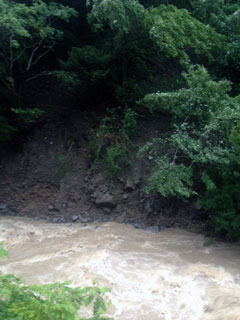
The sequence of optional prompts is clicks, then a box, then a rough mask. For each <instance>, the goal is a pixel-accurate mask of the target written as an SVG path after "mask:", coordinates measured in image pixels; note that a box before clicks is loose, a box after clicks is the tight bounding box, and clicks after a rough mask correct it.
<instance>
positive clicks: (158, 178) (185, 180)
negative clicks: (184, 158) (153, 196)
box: [144, 157, 196, 200]
mask: <svg viewBox="0 0 240 320" xmlns="http://www.w3.org/2000/svg"><path fill="white" fill-rule="evenodd" d="M191 176H192V168H189V167H186V166H184V165H183V164H180V165H176V164H175V163H173V162H170V161H169V159H168V158H166V157H162V158H158V159H157V161H156V163H155V167H154V169H153V174H152V175H151V177H150V178H149V180H148V185H147V187H146V188H145V189H144V191H145V192H146V193H147V194H148V193H149V192H150V191H152V190H156V191H157V192H159V193H161V195H162V196H164V197H167V196H176V197H178V198H180V199H183V200H185V199H188V198H190V196H192V195H194V194H196V192H194V191H192V190H191V187H192V181H191Z"/></svg>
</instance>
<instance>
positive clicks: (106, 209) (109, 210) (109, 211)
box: [103, 208, 112, 214]
mask: <svg viewBox="0 0 240 320" xmlns="http://www.w3.org/2000/svg"><path fill="white" fill-rule="evenodd" d="M103 211H104V213H107V214H109V213H111V211H112V210H111V209H110V208H103Z"/></svg>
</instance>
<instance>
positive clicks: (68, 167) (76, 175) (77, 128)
mask: <svg viewBox="0 0 240 320" xmlns="http://www.w3.org/2000/svg"><path fill="white" fill-rule="evenodd" d="M166 123H167V121H166V119H164V118H161V117H160V118H158V119H156V118H155V119H148V120H142V122H141V123H140V124H139V128H138V133H139V134H138V136H137V137H136V138H135V141H134V143H136V144H138V145H143V144H144V142H146V141H149V140H150V139H151V138H153V137H154V136H157V135H158V134H159V132H161V131H162V130H163V127H164V126H166ZM93 131H94V129H93V126H92V120H91V119H90V118H89V117H88V116H86V115H85V116H84V115H83V114H82V116H80V117H79V116H77V117H76V116H74V114H72V115H71V117H70V116H69V115H67V113H65V114H64V113H63V114H61V115H59V116H58V117H57V118H56V116H54V117H52V118H51V117H49V118H48V119H45V120H44V121H43V122H42V123H41V124H39V125H38V126H37V127H35V129H34V130H33V131H32V132H31V133H30V134H29V135H28V136H27V138H26V139H25V141H24V143H22V145H21V148H18V149H19V150H18V151H16V152H14V150H11V153H9V154H7V155H6V156H5V157H3V158H2V159H1V162H0V215H18V216H28V217H33V218H35V219H40V218H43V219H47V220H48V221H50V222H53V223H61V222H66V221H71V222H76V223H77V222H82V223H88V222H90V221H93V220H99V221H117V222H119V223H130V224H133V225H134V226H135V227H136V228H149V229H151V230H152V231H154V232H158V231H160V230H161V228H163V227H174V226H176V227H183V228H185V229H188V230H190V231H193V232H203V233H205V234H209V232H210V229H211V228H210V227H209V224H208V223H207V217H206V214H204V213H202V212H201V211H200V210H198V208H197V206H196V205H195V203H194V202H192V203H190V204H183V203H181V202H179V201H176V200H174V199H164V198H162V197H161V196H159V195H158V194H151V195H148V196H147V195H145V194H144V193H143V192H142V188H143V186H144V184H145V183H146V179H147V176H148V174H149V171H150V168H151V164H152V162H153V160H154V159H152V158H151V157H150V158H148V159H145V160H139V159H136V155H135V153H136V151H134V152H133V154H130V158H131V163H132V165H131V166H130V167H129V168H127V169H126V170H122V171H121V172H120V173H119V174H118V178H117V179H116V181H115V182H114V184H110V183H109V181H108V179H107V178H106V174H105V172H104V170H101V171H100V172H93V171H92V170H91V161H90V159H89V155H88V142H89V137H90V136H91V134H92V133H93Z"/></svg>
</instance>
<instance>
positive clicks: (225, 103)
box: [0, 0, 240, 239]
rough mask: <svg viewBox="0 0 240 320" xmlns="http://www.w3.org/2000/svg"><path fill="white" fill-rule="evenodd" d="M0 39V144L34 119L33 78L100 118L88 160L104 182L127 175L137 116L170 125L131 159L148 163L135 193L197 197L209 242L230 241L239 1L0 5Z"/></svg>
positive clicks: (234, 219) (238, 106) (235, 233)
mask: <svg viewBox="0 0 240 320" xmlns="http://www.w3.org/2000/svg"><path fill="white" fill-rule="evenodd" d="M69 21H70V23H68V22H69ZM0 31H1V32H0V76H1V77H0V99H1V110H0V140H1V141H7V140H10V139H17V132H18V131H19V130H21V127H22V123H23V121H27V122H31V121H32V122H34V121H35V119H36V118H37V117H39V116H41V114H42V112H43V111H42V110H40V109H39V108H36V106H35V105H25V104H24V101H25V100H24V97H26V95H27V94H28V90H29V85H30V83H31V82H32V86H34V84H35V83H36V84H37V81H41V78H50V79H52V81H55V82H56V83H57V84H58V86H59V88H61V90H62V88H63V89H64V91H65V92H68V94H71V95H73V96H75V97H78V98H79V99H82V97H84V98H85V101H86V103H87V104H88V107H89V110H90V109H91V108H92V107H94V110H101V111H102V110H105V112H106V117H105V118H104V119H103V120H102V121H101V123H100V125H99V129H98V131H97V133H96V136H95V137H94V138H93V139H92V140H91V142H90V146H89V150H90V156H91V157H92V158H93V160H94V165H95V167H98V166H99V163H100V161H101V159H103V158H104V159H105V161H106V164H107V167H108V173H109V174H108V175H109V178H110V179H114V175H115V174H116V172H117V171H118V170H119V169H120V167H121V166H127V165H129V161H128V154H127V153H128V149H129V148H130V147H133V146H132V142H131V136H132V134H133V133H134V131H135V130H136V126H137V119H138V115H139V114H141V115H143V114H144V116H148V115H149V116H151V115H152V114H157V115H158V117H160V116H161V114H164V115H168V117H169V119H170V121H171V130H170V131H169V132H170V133H169V134H168V135H167V136H166V135H165V136H159V138H157V139H154V141H149V143H148V144H147V145H146V146H144V147H143V148H142V149H141V150H139V152H138V154H139V156H144V155H146V154H147V153H148V152H151V154H153V153H154V155H155V164H154V166H153V169H152V174H151V176H150V177H149V181H148V184H147V186H146V188H145V192H147V193H149V192H152V191H153V190H155V191H157V192H159V193H160V194H161V195H162V196H163V197H168V196H174V197H178V198H180V199H182V200H183V201H187V200H189V199H190V198H191V197H195V198H196V199H199V203H200V205H201V206H202V208H204V210H206V211H208V212H210V213H211V216H212V221H213V222H214V224H215V230H216V232H220V233H222V234H224V235H226V236H228V237H229V238H231V239H239V238H240V182H239V176H240V169H239V164H240V82H239V79H240V77H239V76H240V4H239V1H237V0H181V1H179V0H178V1H174V0H172V1H164V0H142V1H140V0H139V1H138V0H87V1H85V0H81V1H80V0H79V1H74V0H69V1H65V0H61V1H58V2H57V3H52V2H49V1H47V0H45V1H42V0H32V1H30V0H25V1H24V0H22V1H15V2H14V1H9V0H0ZM55 48H57V49H58V50H57V49H55ZM59 49H60V50H59ZM59 52H61V53H60V54H59ZM69 108H71V106H69ZM80 112H81V110H79V113H80ZM106 136H108V139H109V140H110V143H108V144H105V141H104V139H105V138H106ZM109 137H110V138H109ZM135 149H136V148H135ZM162 150H165V152H164V154H163V153H162ZM136 152H137V151H136Z"/></svg>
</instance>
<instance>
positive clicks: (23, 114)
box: [11, 108, 44, 123]
mask: <svg viewBox="0 0 240 320" xmlns="http://www.w3.org/2000/svg"><path fill="white" fill-rule="evenodd" d="M11 111H12V112H14V113H15V114H17V115H18V116H19V119H21V120H23V121H24V122H26V123H31V122H34V121H35V120H37V119H38V118H39V117H40V116H41V115H43V113H44V111H43V110H40V109H38V108H32V109H28V108H27V109H19V108H12V109H11Z"/></svg>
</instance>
